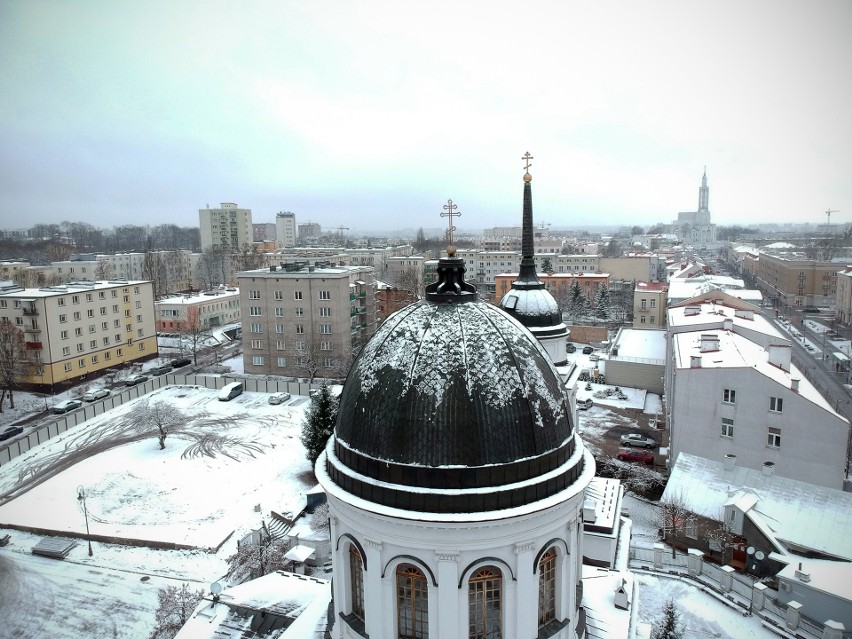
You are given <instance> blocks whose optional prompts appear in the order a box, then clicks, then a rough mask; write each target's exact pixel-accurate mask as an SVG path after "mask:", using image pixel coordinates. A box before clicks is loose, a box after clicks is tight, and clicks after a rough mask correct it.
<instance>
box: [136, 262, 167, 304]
mask: <svg viewBox="0 0 852 639" xmlns="http://www.w3.org/2000/svg"><path fill="white" fill-rule="evenodd" d="M142 277H143V278H144V279H146V280H151V288H152V289H153V293H154V299H155V300H158V299H160V298H162V297H163V296H164V295H165V294H166V293H167V292H168V289H169V286H168V279H169V276H168V272H167V270H166V263H165V260H164V259H163V258H162V256H161V255H160V254H159V253H155V252H153V251H146V252H145V257H144V259H143V260H142Z"/></svg>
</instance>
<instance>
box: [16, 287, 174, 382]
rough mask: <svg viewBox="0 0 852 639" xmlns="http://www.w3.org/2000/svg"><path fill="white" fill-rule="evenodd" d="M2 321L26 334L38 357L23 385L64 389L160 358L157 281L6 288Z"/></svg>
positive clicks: (34, 354) (31, 348)
mask: <svg viewBox="0 0 852 639" xmlns="http://www.w3.org/2000/svg"><path fill="white" fill-rule="evenodd" d="M0 319H8V320H9V321H10V322H12V323H13V324H14V325H15V326H18V327H19V328H20V329H21V330H22V331H23V332H24V338H25V340H26V347H27V349H28V350H30V351H31V353H32V356H33V358H34V361H35V366H34V368H33V371H32V375H30V376H29V377H27V378H26V379H24V380H23V386H24V387H25V388H28V389H31V390H37V391H41V392H48V393H49V392H53V391H58V390H62V389H64V388H65V387H67V386H70V385H71V384H72V383H76V382H78V381H81V380H84V379H88V378H91V377H96V376H98V375H99V374H101V373H103V372H104V370H105V369H107V368H113V367H116V366H121V365H123V364H128V363H131V362H135V361H141V360H147V359H151V358H153V357H156V356H157V335H156V331H155V328H154V295H153V289H152V286H151V282H144V281H123V280H112V281H104V282H73V283H69V284H64V285H61V286H51V287H45V288H21V287H17V286H13V287H6V288H3V289H0Z"/></svg>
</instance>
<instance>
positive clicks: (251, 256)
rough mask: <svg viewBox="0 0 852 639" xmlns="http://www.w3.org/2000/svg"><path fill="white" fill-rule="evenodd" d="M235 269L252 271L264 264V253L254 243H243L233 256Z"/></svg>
mask: <svg viewBox="0 0 852 639" xmlns="http://www.w3.org/2000/svg"><path fill="white" fill-rule="evenodd" d="M232 260H233V263H234V270H235V271H251V270H253V269H257V268H261V267H262V266H263V261H264V258H263V253H260V252H259V251H258V250H257V247H256V246H255V245H254V244H243V245H242V246H241V247H240V250H239V251H238V252H236V253H234V255H233V256H232Z"/></svg>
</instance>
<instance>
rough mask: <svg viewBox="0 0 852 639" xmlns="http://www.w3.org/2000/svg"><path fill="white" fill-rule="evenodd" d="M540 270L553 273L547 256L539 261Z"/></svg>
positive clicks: (551, 264)
mask: <svg viewBox="0 0 852 639" xmlns="http://www.w3.org/2000/svg"><path fill="white" fill-rule="evenodd" d="M541 270H542V271H544V272H545V273H553V263H552V262H551V261H550V258H549V257H546V258H544V259H543V260H542V261H541Z"/></svg>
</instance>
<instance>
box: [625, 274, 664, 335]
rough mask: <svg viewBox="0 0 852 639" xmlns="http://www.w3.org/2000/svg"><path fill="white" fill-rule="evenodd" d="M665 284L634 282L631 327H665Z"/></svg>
mask: <svg viewBox="0 0 852 639" xmlns="http://www.w3.org/2000/svg"><path fill="white" fill-rule="evenodd" d="M668 289H669V285H668V284H666V283H665V282H636V288H635V289H634V291H633V327H634V328H663V327H665V325H666V296H667V294H668Z"/></svg>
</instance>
